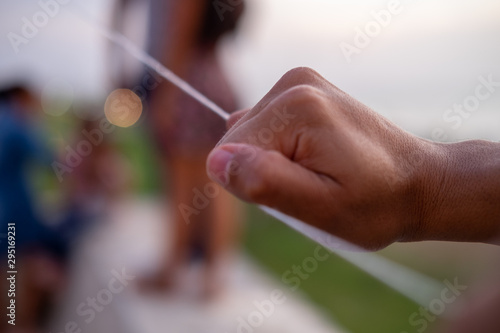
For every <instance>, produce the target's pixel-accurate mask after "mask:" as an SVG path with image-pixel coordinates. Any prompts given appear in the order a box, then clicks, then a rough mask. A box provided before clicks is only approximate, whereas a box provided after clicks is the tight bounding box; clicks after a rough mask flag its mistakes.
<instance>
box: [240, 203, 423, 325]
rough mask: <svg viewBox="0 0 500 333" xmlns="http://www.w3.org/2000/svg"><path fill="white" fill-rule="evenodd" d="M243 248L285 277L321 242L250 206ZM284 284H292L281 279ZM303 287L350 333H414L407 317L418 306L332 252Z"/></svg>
mask: <svg viewBox="0 0 500 333" xmlns="http://www.w3.org/2000/svg"><path fill="white" fill-rule="evenodd" d="M245 247H246V249H247V251H248V252H249V253H250V254H251V255H252V256H253V257H254V258H255V259H256V260H257V261H258V262H259V263H261V264H262V265H263V266H264V267H266V268H267V269H269V271H271V272H272V273H273V274H274V275H275V276H276V277H277V278H278V279H279V280H282V277H283V274H284V273H285V272H286V271H288V270H290V269H291V268H292V266H294V265H301V264H302V262H303V260H304V259H306V258H308V257H311V256H313V254H314V250H315V249H316V247H317V245H316V244H315V243H313V242H311V241H309V240H308V239H306V238H304V237H303V236H302V235H300V234H298V233H296V232H295V231H293V230H291V229H290V228H288V227H287V226H285V225H283V224H281V223H280V222H277V221H276V220H274V219H273V218H270V217H268V216H265V215H264V214H263V213H261V212H260V211H257V210H256V209H251V210H250V215H249V221H248V226H247V232H246V237H245ZM322 253H323V252H322ZM283 287H284V288H289V287H291V285H290V284H286V283H284V282H283ZM299 290H300V291H302V292H303V293H305V294H307V295H308V297H309V298H310V300H311V301H313V302H314V303H316V305H317V306H318V307H320V308H321V309H322V310H323V312H324V313H326V314H327V315H329V316H330V317H331V318H332V319H333V320H334V321H335V322H337V323H339V324H340V325H341V326H343V327H345V328H346V329H347V330H348V331H350V332H353V333H357V332H370V333H371V332H394V333H399V332H401V331H408V332H415V328H412V327H411V326H410V324H409V322H408V318H409V316H410V315H411V314H412V313H413V312H415V311H416V310H417V309H418V306H417V305H415V304H414V303H412V302H411V301H409V300H408V299H406V298H405V297H404V296H402V295H401V294H399V293H397V292H395V291H393V290H391V289H389V288H388V287H386V286H385V285H383V284H381V283H380V282H378V281H377V280H375V279H373V278H371V277H370V276H368V275H366V274H365V273H363V272H362V271H360V270H359V269H358V268H356V267H354V266H352V265H351V264H349V263H347V262H345V261H344V260H342V259H340V258H339V257H337V256H335V255H334V254H331V256H330V257H329V258H328V259H327V260H326V261H324V262H319V265H318V269H317V270H316V271H313V272H312V273H311V274H310V275H309V277H308V278H307V279H303V280H302V281H301V285H300V288H299Z"/></svg>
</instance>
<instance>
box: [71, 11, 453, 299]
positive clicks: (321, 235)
mask: <svg viewBox="0 0 500 333" xmlns="http://www.w3.org/2000/svg"><path fill="white" fill-rule="evenodd" d="M79 7H80V6H79ZM80 9H82V8H81V7H80ZM82 12H84V9H82ZM79 16H80V18H81V15H79ZM86 16H87V17H86V18H84V22H85V23H87V24H89V25H90V26H91V27H92V28H93V29H96V30H97V31H98V32H99V33H100V34H102V35H103V36H104V37H106V38H107V39H109V40H110V41H112V42H113V43H115V44H117V45H119V46H121V47H122V48H123V49H124V50H125V51H127V52H128V53H129V54H130V55H132V56H133V57H135V58H136V59H137V60H138V61H140V62H141V63H143V64H144V65H146V66H148V67H150V68H151V69H152V70H154V71H156V72H157V73H158V74H159V75H161V76H162V77H163V78H165V79H166V80H168V81H169V82H171V83H172V84H174V85H175V86H177V87H178V88H180V89H181V90H182V91H184V92H185V93H186V94H188V95H189V96H191V97H192V98H194V99H195V100H197V101H198V102H200V103H201V104H202V105H204V106H205V107H207V108H208V109H209V110H211V111H212V112H214V113H215V114H217V115H218V116H219V117H221V118H222V119H224V120H228V119H229V113H227V112H226V111H224V110H223V109H222V108H220V107H219V106H218V105H217V104H215V103H214V102H212V101H211V100H210V99H208V98H207V97H206V96H204V95H203V94H202V93H200V92H199V91H197V90H196V89H194V88H193V87H192V86H191V85H189V84H188V83H187V82H186V81H184V80H182V79H181V78H180V77H178V76H177V75H175V74H174V73H173V72H172V71H171V70H169V69H168V68H166V67H165V66H163V65H162V64H161V63H160V62H159V61H158V60H156V59H154V58H153V57H151V56H150V55H149V54H147V53H146V52H144V51H143V50H141V49H139V48H138V47H137V46H136V45H134V44H133V43H132V42H131V41H130V40H129V39H127V38H126V37H125V36H123V35H122V34H120V33H118V32H115V31H112V30H111V29H108V28H106V27H105V26H103V25H101V24H99V23H98V22H96V21H95V20H94V19H92V18H91V17H90V16H89V15H86ZM258 207H259V208H260V209H261V210H262V211H264V212H265V213H267V214H268V215H270V216H272V217H274V218H276V219H277V220H279V221H281V222H283V223H284V224H286V225H288V226H289V227H291V228H292V229H294V230H296V231H297V232H299V233H301V234H303V235H304V236H306V237H308V238H310V239H311V240H313V241H315V242H316V243H318V244H320V245H321V246H324V247H325V248H327V249H328V250H330V251H331V252H333V253H335V254H337V255H338V256H340V257H341V258H343V259H345V260H346V261H348V262H350V263H351V264H353V265H354V266H356V267H358V268H360V269H361V270H363V271H365V272H366V273H368V274H370V275H371V276H373V277H374V278H376V279H378V280H379V281H380V282H382V283H384V284H385V285H387V286H389V287H390V288H392V289H394V290H396V291H398V292H400V293H401V294H403V295H405V296H406V297H408V298H409V299H411V300H412V301H414V302H415V303H417V304H419V305H422V306H424V307H428V306H429V302H430V301H431V300H432V299H434V298H435V297H437V296H439V295H440V292H441V289H442V288H443V287H442V286H441V284H440V283H439V282H438V281H436V280H434V279H432V278H430V277H427V276H424V275H422V274H420V273H418V272H415V271H413V270H411V269H409V268H407V267H403V266H401V265H399V264H397V263H395V262H391V261H389V260H387V259H385V258H383V257H381V256H379V255H376V254H374V253H363V254H358V253H355V252H366V251H365V250H364V249H362V248H360V247H359V246H356V245H354V244H351V243H350V242H347V241H345V240H342V239H340V238H338V237H335V236H332V235H330V234H328V233H326V232H324V231H322V230H320V229H318V228H315V227H313V226H311V225H309V224H307V223H305V222H302V221H300V220H297V219H296V218H293V217H291V216H288V215H286V214H283V213H281V212H279V211H276V210H274V209H271V208H269V207H265V206H258ZM345 250H347V251H345ZM348 251H351V252H348Z"/></svg>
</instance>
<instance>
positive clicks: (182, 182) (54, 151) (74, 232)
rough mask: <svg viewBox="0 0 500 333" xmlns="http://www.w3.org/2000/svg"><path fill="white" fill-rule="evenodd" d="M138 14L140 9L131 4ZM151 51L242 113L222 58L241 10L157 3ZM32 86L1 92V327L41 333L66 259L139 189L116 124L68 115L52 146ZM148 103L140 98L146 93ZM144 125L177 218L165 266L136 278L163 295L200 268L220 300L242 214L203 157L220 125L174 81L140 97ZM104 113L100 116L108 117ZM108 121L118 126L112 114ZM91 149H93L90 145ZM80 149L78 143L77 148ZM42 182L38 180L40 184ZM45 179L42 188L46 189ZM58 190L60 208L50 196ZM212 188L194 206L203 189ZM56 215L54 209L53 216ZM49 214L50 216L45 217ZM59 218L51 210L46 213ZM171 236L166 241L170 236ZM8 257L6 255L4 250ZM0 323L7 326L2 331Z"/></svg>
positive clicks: (126, 1)
mask: <svg viewBox="0 0 500 333" xmlns="http://www.w3.org/2000/svg"><path fill="white" fill-rule="evenodd" d="M133 3H134V1H132V0H120V1H116V2H115V9H114V16H113V18H111V19H110V22H112V25H113V29H116V30H120V29H121V28H122V27H123V26H124V25H126V22H124V17H126V15H125V13H126V12H127V11H129V10H131V9H130V8H131V5H133ZM132 7H133V6H132ZM149 7H150V15H149V22H151V24H150V27H149V32H148V41H149V53H151V55H153V56H154V57H156V58H157V59H158V60H160V62H162V63H163V64H164V65H166V66H167V67H169V68H170V69H172V70H173V71H174V72H175V73H176V74H178V75H179V76H181V77H183V78H185V79H186V80H187V81H188V82H190V83H192V84H193V86H194V87H195V88H196V89H198V90H199V91H200V92H202V93H203V94H205V95H207V96H208V97H209V98H210V99H212V100H213V101H214V102H215V103H216V104H218V105H220V106H221V107H223V108H224V109H226V110H231V111H233V110H236V109H237V108H238V102H237V99H236V97H235V96H234V93H233V92H232V89H231V87H230V85H229V83H228V82H227V80H226V78H225V75H224V73H223V70H222V68H221V66H220V64H219V61H218V59H217V53H216V52H217V46H218V44H219V41H220V40H221V38H222V37H223V36H224V35H227V34H231V33H234V31H235V29H236V26H237V22H238V21H239V18H240V16H241V15H242V12H243V8H244V4H243V2H242V1H240V2H238V4H237V5H234V4H228V3H225V2H224V6H223V7H220V6H213V3H212V1H174V0H150V4H149ZM138 80H141V78H139V77H136V78H133V79H132V80H130V79H128V80H127V79H125V78H116V82H115V88H126V87H130V88H131V87H133V86H134V85H135V84H136V82H137V81H138ZM30 84H31V83H30V82H29V80H26V82H24V81H23V82H20V83H18V82H10V83H8V84H4V86H3V87H0V228H1V229H0V246H1V254H0V257H1V264H0V265H1V272H2V273H1V274H2V277H1V281H2V293H1V301H2V302H1V304H0V305H1V307H2V308H3V309H5V308H6V307H7V306H8V304H9V303H8V302H9V300H8V299H7V298H6V296H7V293H6V292H4V290H8V288H9V284H8V281H7V279H6V278H7V276H5V274H6V272H7V271H8V269H7V268H8V267H7V262H8V261H7V260H8V259H10V258H8V252H7V250H8V245H9V244H8V242H7V239H8V238H7V227H8V225H9V223H14V224H15V260H16V263H17V265H16V269H17V271H18V274H17V281H16V290H17V293H16V325H15V326H11V325H7V324H6V322H5V321H4V320H2V321H1V323H0V331H1V332H7V331H8V332H41V331H43V328H44V327H45V325H46V324H47V322H48V320H49V319H50V318H51V314H52V309H54V307H55V306H56V303H57V301H58V300H59V299H60V296H61V295H62V294H64V293H65V292H66V282H67V272H68V263H69V261H70V260H71V256H72V250H73V247H74V245H75V244H77V240H78V239H80V238H81V237H82V235H84V234H85V232H86V231H88V230H89V229H91V228H92V227H93V226H94V225H95V224H96V222H97V221H99V223H101V222H102V221H105V216H106V214H107V210H108V208H109V207H110V204H111V203H112V202H115V201H117V200H120V199H121V198H123V197H124V196H125V195H127V194H128V193H130V192H131V191H132V190H133V182H134V178H135V176H136V175H135V174H134V172H135V171H134V170H132V168H131V167H130V164H129V163H128V162H127V156H126V155H125V154H123V153H122V152H121V151H120V149H118V147H117V144H116V142H115V140H114V139H113V134H109V135H107V134H106V135H104V134H103V132H104V133H106V132H105V131H106V130H107V129H109V128H110V127H112V126H113V125H112V124H110V123H109V122H108V123H103V122H102V121H96V120H89V119H81V118H79V117H76V116H72V122H73V123H75V124H76V125H75V126H73V127H74V130H73V131H72V134H71V135H70V137H68V138H66V141H65V142H71V144H69V145H66V146H55V145H54V144H53V141H51V140H49V137H50V133H48V131H47V130H46V128H45V127H44V126H43V124H44V123H46V121H45V119H44V115H43V114H42V112H40V110H41V109H42V108H41V101H40V97H39V92H38V91H36V90H34V89H32V88H31V87H30ZM141 97H143V96H141ZM143 103H144V104H145V109H146V112H144V113H143V115H142V117H143V118H144V121H141V122H139V125H136V126H142V127H144V128H145V132H147V133H149V134H150V135H149V137H148V140H150V141H149V142H150V144H151V145H152V146H154V147H155V152H156V154H157V157H158V159H157V160H158V161H159V163H160V166H159V169H160V170H161V175H160V178H161V184H162V185H161V188H162V196H161V197H162V198H163V199H161V200H162V201H163V202H164V205H166V206H167V205H168V206H170V207H171V208H170V210H169V211H170V212H171V214H170V215H169V216H164V220H165V223H170V224H172V228H171V229H173V230H174V231H173V236H172V237H171V238H172V241H173V247H172V248H170V249H169V250H168V252H166V253H163V254H162V260H161V264H160V265H159V267H157V268H156V269H155V270H154V271H152V272H151V273H150V274H149V275H147V276H144V277H142V278H141V279H139V281H138V283H137V284H138V288H139V289H140V290H143V291H144V292H151V291H153V292H155V293H156V292H162V293H165V295H168V292H169V291H170V290H175V288H176V286H177V284H178V283H179V281H181V280H182V279H183V275H182V274H183V272H184V268H185V267H186V266H187V265H189V264H190V263H193V262H201V263H203V266H204V269H203V271H202V273H201V276H200V284H201V285H202V286H203V287H202V288H201V293H200V295H199V297H200V300H203V301H209V300H210V299H212V298H213V297H215V296H216V295H217V293H218V291H219V290H220V288H221V285H222V282H221V281H222V277H221V273H220V272H221V270H220V267H221V266H222V265H223V264H224V261H225V260H226V259H227V254H228V253H229V251H230V249H231V248H233V247H234V245H235V242H236V239H237V233H238V230H237V229H238V228H237V225H238V223H237V222H236V221H239V220H240V217H239V216H240V212H239V208H238V205H237V204H236V203H235V202H234V201H233V199H232V198H231V197H230V196H229V195H228V194H226V193H224V192H223V191H221V190H220V189H219V188H217V187H216V185H215V184H213V183H212V182H211V181H210V180H209V179H208V177H207V175H206V172H205V160H206V157H207V155H208V153H209V151H210V149H211V148H212V147H213V146H214V145H215V144H216V142H217V141H218V140H219V139H220V138H221V137H222V135H223V133H224V131H225V124H224V122H223V121H222V120H221V119H218V118H217V117H216V116H214V115H212V114H210V113H208V112H206V111H205V110H203V107H202V106H201V105H199V104H197V102H196V101H193V100H191V99H190V98H189V97H188V96H186V95H184V94H183V93H182V92H180V91H179V90H178V89H177V88H175V87H173V86H172V85H171V84H169V83H168V82H161V83H160V84H159V85H158V86H157V87H155V89H153V90H151V91H149V92H148V96H147V98H146V100H143ZM102 104H103V109H102V110H100V112H102V113H103V114H104V103H102ZM108 121H110V122H111V123H113V121H112V119H111V120H110V119H108ZM89 143H90V144H89ZM72 147H73V148H72ZM41 180H43V181H41ZM40 184H42V185H40ZM47 187H49V188H52V189H53V191H54V192H56V193H57V194H56V198H57V200H56V201H57V203H56V207H55V208H54V207H50V205H54V203H53V202H51V201H50V200H45V199H46V198H45V195H46V192H47ZM199 191H201V192H206V191H209V193H212V194H213V193H216V195H211V197H210V199H209V200H208V201H207V202H206V203H205V202H203V203H201V204H199V203H198V201H197V200H199V198H198V197H197V193H198V192H199ZM54 210H57V213H56V214H54V213H53V211H54ZM47 212H49V213H47ZM51 212H52V214H51ZM164 237H170V236H168V235H167V234H166V235H164ZM9 253H10V252H9ZM1 325H4V326H1Z"/></svg>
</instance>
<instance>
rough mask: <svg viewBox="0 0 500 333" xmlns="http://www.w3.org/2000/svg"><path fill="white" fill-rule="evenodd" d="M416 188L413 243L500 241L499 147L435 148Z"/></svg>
mask: <svg viewBox="0 0 500 333" xmlns="http://www.w3.org/2000/svg"><path fill="white" fill-rule="evenodd" d="M432 145H433V149H431V153H430V154H429V156H428V158H427V159H426V163H425V166H424V167H423V168H421V170H420V175H419V177H418V179H419V180H418V183H419V186H418V187H417V188H418V190H417V193H419V195H418V199H417V201H416V205H417V212H418V214H417V218H416V221H417V225H418V226H419V228H418V230H417V232H416V233H415V235H414V239H413V240H449V241H469V242H490V243H494V242H497V243H498V240H496V241H495V238H497V239H498V237H499V236H500V234H499V232H500V228H499V225H500V144H498V143H493V142H487V141H479V140H477V141H465V142H460V143H454V144H438V143H433V144H432Z"/></svg>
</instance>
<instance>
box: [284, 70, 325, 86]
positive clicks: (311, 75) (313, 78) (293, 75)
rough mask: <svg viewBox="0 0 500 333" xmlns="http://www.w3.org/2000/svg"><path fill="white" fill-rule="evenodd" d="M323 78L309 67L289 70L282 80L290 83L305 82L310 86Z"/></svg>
mask: <svg viewBox="0 0 500 333" xmlns="http://www.w3.org/2000/svg"><path fill="white" fill-rule="evenodd" d="M320 78H321V75H319V74H318V72H316V71H315V70H313V69H311V68H309V67H297V68H293V69H291V70H289V71H288V72H286V74H285V75H283V77H282V80H285V81H288V82H295V81H296V82H303V83H308V84H314V83H316V82H318V80H319V79H320Z"/></svg>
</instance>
